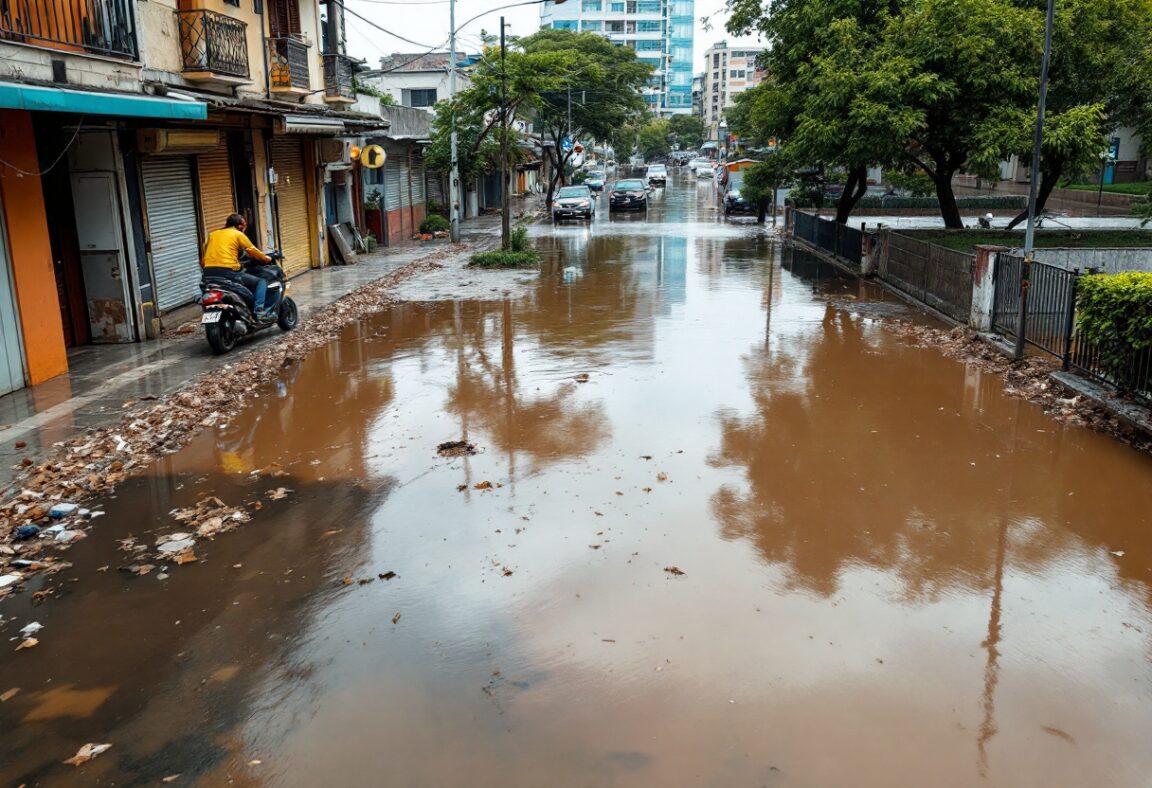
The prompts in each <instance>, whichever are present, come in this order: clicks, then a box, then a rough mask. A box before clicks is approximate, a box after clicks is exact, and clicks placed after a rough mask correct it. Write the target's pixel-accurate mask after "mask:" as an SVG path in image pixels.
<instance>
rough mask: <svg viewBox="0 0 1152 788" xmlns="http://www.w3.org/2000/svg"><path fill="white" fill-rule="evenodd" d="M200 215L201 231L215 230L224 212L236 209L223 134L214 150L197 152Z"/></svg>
mask: <svg viewBox="0 0 1152 788" xmlns="http://www.w3.org/2000/svg"><path fill="white" fill-rule="evenodd" d="M199 170H200V212H201V213H200V215H201V219H202V221H203V222H204V235H205V237H207V235H208V233H210V232H212V231H213V230H219V229H220V228H221V227H223V226H224V222H225V221H227V219H228V215H229V214H232V213H235V212H236V195H235V193H234V192H233V191H232V166H231V164H230V163H229V160H228V144H227V143H226V142H225V140H224V138H223V136H222V137H221V139H220V144H219V145H217V146H216V150H214V151H212V152H211V153H201V154H200V161H199Z"/></svg>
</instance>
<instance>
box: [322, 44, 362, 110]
mask: <svg viewBox="0 0 1152 788" xmlns="http://www.w3.org/2000/svg"><path fill="white" fill-rule="evenodd" d="M355 62H356V61H354V60H353V59H352V58H350V57H349V56H348V55H338V54H326V55H324V100H325V101H329V102H332V103H341V102H343V103H348V104H352V103H355V101H356V88H355V87H353V81H352V75H353V74H354V73H355V69H354V65H353V64H354V63H355Z"/></svg>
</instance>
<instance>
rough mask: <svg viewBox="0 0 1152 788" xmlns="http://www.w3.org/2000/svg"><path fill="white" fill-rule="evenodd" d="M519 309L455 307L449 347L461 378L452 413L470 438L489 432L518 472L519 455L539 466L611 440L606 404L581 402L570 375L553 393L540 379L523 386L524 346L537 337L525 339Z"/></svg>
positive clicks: (451, 396)
mask: <svg viewBox="0 0 1152 788" xmlns="http://www.w3.org/2000/svg"><path fill="white" fill-rule="evenodd" d="M518 311H519V310H518V309H517V308H514V306H513V304H512V302H511V301H503V302H502V303H498V304H493V303H468V304H459V303H458V304H456V305H454V315H453V328H452V331H451V333H450V334H449V336H448V344H449V345H450V346H451V349H452V350H453V351H454V354H455V357H456V376H455V377H456V379H455V382H454V383H453V385H451V386H450V387H449V390H448V402H447V405H446V409H447V410H448V412H449V413H452V414H454V415H455V416H456V417H457V418H459V420H460V424H461V431H462V433H463V435H464V437H465V439H467V437H468V436H469V435H470V434H471V433H472V431H473V430H482V431H483V432H484V433H486V434H487V435H488V436H489V439H490V440H491V441H492V443H493V444H494V446H493V448H495V449H498V450H499V451H501V452H503V453H505V454H507V455H508V459H509V463H510V465H511V466H513V467H514V464H515V460H516V457H517V455H520V454H525V455H528V456H529V458H530V459H531V462H532V464H533V466H539V465H542V464H545V463H548V462H556V461H558V460H563V459H566V458H570V457H578V456H582V455H586V454H590V453H592V452H593V451H595V450H596V449H597V447H599V446H600V444H601V443H603V441H604V440H606V439H607V438H608V435H609V424H608V418H607V416H606V415H605V414H604V408H603V405H602V404H601V403H599V402H581V401H580V399H579V397H578V396H577V387H578V385H579V384H578V383H576V382H575V381H574V380H573V378H572V376H570V375H565V376H564V378H563V379H562V380H560V381H559V382H557V383H555V384H554V386H553V387H552V388H551V390H550V391H541V389H542V386H541V385H540V382H541V381H539V380H538V379H535V378H534V379H533V380H531V382H529V383H525V382H524V380H523V379H522V377H521V376H520V374H519V372H518V369H517V355H518V353H517V343H518V342H520V343H524V342H534V341H535V339H536V338H535V337H531V338H528V337H525V336H523V335H522V334H518V332H517V329H516V317H515V315H516V313H517V312H518ZM510 472H511V468H510Z"/></svg>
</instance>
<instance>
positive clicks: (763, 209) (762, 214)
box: [756, 200, 768, 224]
mask: <svg viewBox="0 0 1152 788" xmlns="http://www.w3.org/2000/svg"><path fill="white" fill-rule="evenodd" d="M767 218H768V201H767V200H760V201H759V202H758V203H756V224H764V221H765V219H767Z"/></svg>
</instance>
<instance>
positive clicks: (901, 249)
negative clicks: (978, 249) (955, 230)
mask: <svg viewBox="0 0 1152 788" xmlns="http://www.w3.org/2000/svg"><path fill="white" fill-rule="evenodd" d="M974 262H975V258H974V257H973V255H970V254H965V253H963V252H957V251H956V250H954V249H948V248H945V247H943V246H937V245H936V244H930V243H928V242H927V241H921V240H920V239H918V238H911V237H909V236H907V235H900V234H899V233H889V235H888V250H887V256H886V259H885V261H884V262H883V263H882V264H881V265H880V267H879V274H880V278H881V279H883V280H884V281H886V282H888V283H889V284H890V285H892V286H893V287H895V288H897V289H898V290H902V291H903V292H905V293H907V294H908V295H910V296H912V297H913V298H915V299H916V300H918V301H920V302H922V303H925V304H927V305H928V306H930V307H932V308H933V309H937V310H939V311H941V312H943V313H944V314H946V315H948V316H949V317H951V318H953V319H954V320H959V321H961V322H964V323H966V322H968V317H969V314H970V313H971V311H972V266H973V264H974Z"/></svg>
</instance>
